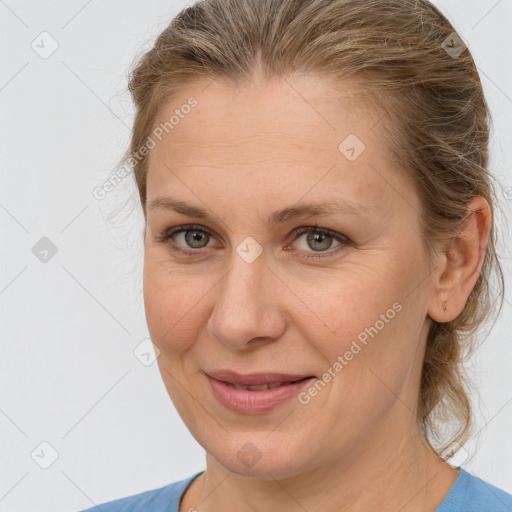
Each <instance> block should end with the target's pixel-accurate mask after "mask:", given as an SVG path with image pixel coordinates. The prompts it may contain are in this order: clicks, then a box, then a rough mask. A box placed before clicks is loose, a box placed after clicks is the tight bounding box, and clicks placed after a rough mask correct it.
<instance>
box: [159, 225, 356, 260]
mask: <svg viewBox="0 0 512 512" xmlns="http://www.w3.org/2000/svg"><path fill="white" fill-rule="evenodd" d="M187 231H197V232H199V233H204V234H207V235H209V236H210V240H212V239H213V240H215V236H214V235H213V234H212V233H210V232H209V231H208V230H206V229H204V228H202V227H199V226H197V227H196V226H184V227H181V228H177V229H175V230H174V231H172V230H169V231H168V232H167V233H164V234H163V235H162V236H159V237H157V239H158V241H159V242H162V243H167V244H175V246H177V247H176V248H173V249H172V250H174V251H175V252H183V253H185V254H191V255H193V254H194V253H198V254H199V253H200V252H202V250H203V249H207V248H208V247H210V246H205V247H200V248H192V247H186V246H182V245H181V244H178V243H177V242H176V241H175V240H174V237H175V236H176V235H180V234H183V233H186V232H187ZM310 232H314V233H324V234H327V235H329V236H330V237H332V238H333V239H334V240H336V241H337V242H338V245H336V247H334V248H333V247H331V248H329V249H326V250H325V251H313V250H311V251H306V250H299V251H298V252H301V251H305V252H307V253H313V254H315V253H316V254H317V255H316V256H305V258H306V259H307V258H315V257H316V258H319V257H322V254H326V255H330V254H331V253H333V252H336V249H337V248H338V247H340V246H343V245H345V246H346V245H348V244H349V240H348V239H347V237H345V236H344V235H341V234H338V233H335V232H332V231H330V230H328V229H326V228H320V227H315V226H308V227H307V228H305V227H302V228H297V229H296V230H295V233H296V234H295V236H294V239H293V241H292V242H291V243H293V242H296V241H297V240H298V239H299V238H300V237H302V236H303V235H307V234H308V233H310ZM289 245H290V244H286V246H287V247H288V246H289Z"/></svg>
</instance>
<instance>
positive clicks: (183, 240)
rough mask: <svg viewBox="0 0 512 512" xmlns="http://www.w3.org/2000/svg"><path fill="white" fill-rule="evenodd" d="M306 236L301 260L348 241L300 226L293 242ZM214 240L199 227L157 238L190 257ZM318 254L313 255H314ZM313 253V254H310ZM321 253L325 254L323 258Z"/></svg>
mask: <svg viewBox="0 0 512 512" xmlns="http://www.w3.org/2000/svg"><path fill="white" fill-rule="evenodd" d="M303 235H306V236H305V238H304V239H303V241H302V243H301V244H299V245H301V247H300V249H299V251H298V252H299V253H300V252H305V253H310V254H307V255H306V256H299V257H302V258H321V257H326V256H331V255H332V253H335V252H338V251H337V250H330V249H331V248H332V246H333V243H336V244H337V245H334V248H335V249H336V248H337V247H339V246H346V245H348V244H349V243H350V240H349V239H348V238H347V237H345V236H343V235H340V234H339V233H336V232H334V231H331V230H329V229H324V228H319V227H318V226H316V225H315V226H302V227H300V228H297V229H296V230H295V231H293V236H294V242H296V241H299V240H301V238H302V236H303ZM212 239H214V238H213V237H212V235H211V234H210V233H209V232H208V231H207V230H206V229H205V228H203V227H202V226H199V225H195V224H193V225H184V226H178V227H176V228H172V229H170V230H168V231H166V232H165V233H164V234H163V235H161V236H158V237H157V240H158V241H159V242H161V243H165V244H166V245H167V246H168V247H169V249H170V250H171V251H173V252H176V253H182V254H186V255H190V256H198V255H199V254H201V252H202V251H201V249H204V248H206V247H208V244H209V242H210V241H211V240H212ZM285 250H290V245H289V244H288V245H287V246H286V247H285ZM315 252H316V253H318V254H314V253H315ZM311 253H313V254H311ZM323 253H327V255H326V256H324V254H323Z"/></svg>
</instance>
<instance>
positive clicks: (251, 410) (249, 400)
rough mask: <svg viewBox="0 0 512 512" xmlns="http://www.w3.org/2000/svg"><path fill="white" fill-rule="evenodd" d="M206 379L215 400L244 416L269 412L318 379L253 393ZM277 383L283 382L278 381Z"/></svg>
mask: <svg viewBox="0 0 512 512" xmlns="http://www.w3.org/2000/svg"><path fill="white" fill-rule="evenodd" d="M206 377H207V378H208V381H209V382H210V385H211V389H212V392H213V395H214V396H215V398H216V399H217V400H218V401H219V402H220V403H221V404H222V405H223V406H224V407H226V408H227V409H230V410H231V411H235V412H238V413H242V414H261V413H264V412H269V411H271V410H272V409H274V408H276V407H277V406H278V405H281V404H282V403H284V402H286V401H287V400H289V399H290V398H292V397H294V396H296V395H297V394H298V393H299V391H300V390H301V389H302V388H303V387H304V386H306V385H308V384H309V383H310V382H311V381H312V380H314V379H315V378H316V377H309V378H306V379H304V380H301V381H298V382H291V383H288V384H283V385H281V386H278V387H276V388H273V389H262V390H257V391H251V390H249V389H236V388H234V387H233V386H231V385H230V384H228V383H227V382H222V381H220V380H217V379H214V378H212V377H210V376H209V375H206ZM277 382H282V381H280V380H278V381H277ZM247 385H249V384H247ZM254 385H257V384H254Z"/></svg>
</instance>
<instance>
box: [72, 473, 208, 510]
mask: <svg viewBox="0 0 512 512" xmlns="http://www.w3.org/2000/svg"><path fill="white" fill-rule="evenodd" d="M201 473H202V472H201ZM201 473H197V474H195V475H193V476H190V477H188V478H185V479H183V480H180V481H177V482H173V483H171V484H168V485H165V486H164V487H159V488H158V489H152V490H150V491H145V492H141V493H139V494H133V495H131V496H127V497H125V498H119V499H116V500H113V501H109V502H107V503H101V504H99V505H95V506H93V507H91V508H88V509H86V510H82V511H81V512H98V510H101V512H178V506H179V502H180V499H181V496H182V495H183V493H184V492H185V489H186V488H187V487H188V486H189V485H190V483H191V482H192V480H194V479H195V478H196V477H198V476H199V475H200V474H201Z"/></svg>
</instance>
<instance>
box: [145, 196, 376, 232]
mask: <svg viewBox="0 0 512 512" xmlns="http://www.w3.org/2000/svg"><path fill="white" fill-rule="evenodd" d="M157 208H164V209H166V210H173V211H175V212H177V213H180V214H182V215H185V216H188V217H196V218H199V219H206V220H214V216H212V215H210V213H208V211H207V210H205V209H203V208H199V207H197V206H194V205H191V204H188V203H186V202H185V201H182V200H180V199H175V198H172V197H157V198H155V199H153V200H152V201H151V202H150V203H149V204H148V210H154V209H157ZM373 210H374V209H373V208H370V207H368V206H364V205H362V204H359V203H354V202H352V201H349V200H346V199H343V200H337V201H336V202H323V203H303V204H301V205H298V206H290V207H287V208H283V209H281V210H277V211H275V212H273V213H271V214H270V215H269V217H268V223H269V225H270V226H271V227H272V226H275V225H276V224H280V223H283V222H286V221H289V220H293V219H297V218H303V217H308V216H314V215H334V214H340V213H341V214H348V215H353V216H360V215H370V214H372V213H373Z"/></svg>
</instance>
